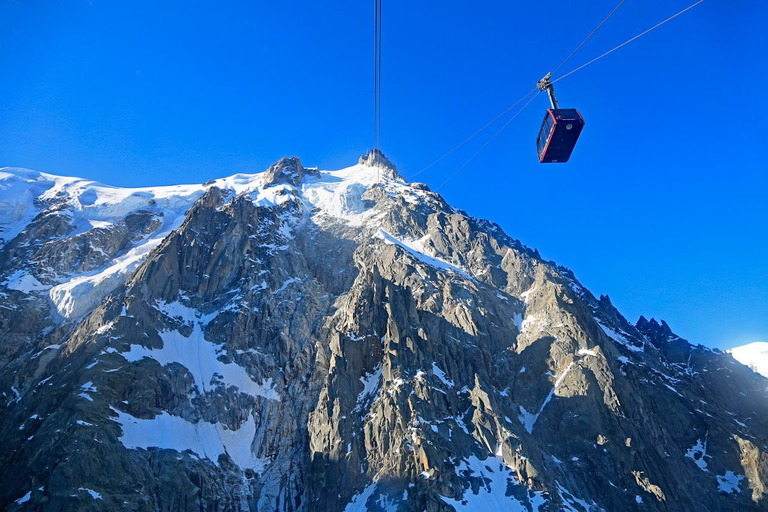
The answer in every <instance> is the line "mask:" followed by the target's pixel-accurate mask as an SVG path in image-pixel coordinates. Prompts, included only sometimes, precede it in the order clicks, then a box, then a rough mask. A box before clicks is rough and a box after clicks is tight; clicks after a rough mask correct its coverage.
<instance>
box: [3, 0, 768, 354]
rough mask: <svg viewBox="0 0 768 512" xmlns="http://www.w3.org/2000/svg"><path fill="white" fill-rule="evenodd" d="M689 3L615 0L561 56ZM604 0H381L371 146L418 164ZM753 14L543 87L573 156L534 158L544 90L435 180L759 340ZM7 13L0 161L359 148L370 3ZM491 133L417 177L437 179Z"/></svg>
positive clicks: (174, 172)
mask: <svg viewBox="0 0 768 512" xmlns="http://www.w3.org/2000/svg"><path fill="white" fill-rule="evenodd" d="M691 2H692V0H666V1H657V0H653V1H644V2H640V1H638V0H628V1H627V3H626V4H625V5H624V6H623V7H622V8H621V9H620V10H619V11H618V12H617V13H616V14H615V15H614V17H613V18H612V19H611V20H610V21H609V22H608V23H607V24H606V25H605V26H604V27H603V28H602V29H601V30H600V31H599V32H598V33H597V35H596V36H594V37H593V38H592V39H591V40H590V41H589V42H588V43H587V44H586V45H585V46H584V47H583V48H582V49H581V50H580V51H579V53H577V54H576V56H575V57H574V58H573V59H571V61H570V62H569V63H568V64H567V65H566V66H565V67H564V69H563V71H567V70H569V69H572V68H573V67H576V66H577V65H579V64H581V63H584V62H586V61H588V60H590V59H591V58H593V57H595V56H597V55H599V54H600V53H602V52H603V51H606V50H608V49H610V48H612V47H614V46H615V45H617V44H619V43H621V42H623V41H624V40H626V39H628V38H630V37H632V36H634V35H635V34H637V33H639V32H642V31H643V30H645V29H646V28H648V27H650V26H651V25H653V24H655V23H657V22H658V21H661V20H662V19H664V18H666V17H667V16H669V15H671V14H673V13H675V12H677V11H679V10H680V9H682V8H684V7H686V6H687V5H689V4H690V3H691ZM616 3H617V1H616V0H610V1H608V0H605V1H604V0H595V1H591V2H573V1H564V0H552V1H550V2H471V3H467V2H457V1H443V2H438V1H429V0H427V1H422V2H406V1H402V0H398V1H395V0H384V7H383V26H384V36H383V45H384V48H383V85H382V93H383V97H382V110H383V114H382V147H383V150H384V152H385V153H386V154H387V156H389V157H390V158H391V159H392V160H393V161H394V162H395V163H396V164H397V165H398V168H399V169H400V171H401V172H402V173H403V174H404V175H405V176H409V175H412V174H414V173H416V172H417V171H419V170H421V169H422V168H423V167H425V166H426V165H428V164H429V163H430V162H432V161H434V160H435V159H436V158H438V157H439V156H440V155H442V154H443V153H445V152H446V151H447V150H449V149H450V148H451V147H453V146H454V145H455V144H457V143H459V142H460V141H462V140H463V139H465V138H466V137H467V136H468V135H469V134H471V133H472V132H474V131H475V130H476V129H478V128H479V127H480V126H482V125H484V124H485V123H486V122H487V121H489V120H490V119H492V118H493V117H495V116H496V115H497V114H498V113H499V112H501V111H502V110H503V109H504V108H505V107H507V106H508V105H510V104H511V103H512V102H513V101H515V100H516V99H518V98H519V97H520V96H522V95H523V94H525V93H526V92H527V91H528V90H530V89H531V88H532V87H533V86H534V85H535V82H536V81H537V80H538V79H539V78H541V77H542V76H543V75H544V74H545V73H546V72H547V71H548V70H551V69H553V68H554V67H556V66H557V64H558V63H559V62H560V61H561V60H562V59H563V58H565V56H567V55H568V53H570V51H571V50H572V49H573V48H575V46H576V45H577V44H578V43H579V42H580V41H581V40H582V39H583V38H584V37H585V36H586V35H587V34H588V33H589V32H590V31H591V30H592V29H593V28H594V27H595V26H596V25H597V23H598V22H599V21H600V20H602V19H603V17H604V16H605V15H606V14H607V13H608V12H609V11H610V10H611V9H613V7H615V5H616ZM766 17H768V6H766V4H765V2H762V1H758V0H754V1H744V0H706V1H705V2H704V3H703V4H701V5H699V6H697V7H696V8H694V9H693V10H691V11H690V12H688V13H686V14H684V15H682V16H680V17H679V18H677V19H675V20H673V21H672V22H670V23H668V24H666V25H664V26H662V27H660V28H658V29H657V30H655V31H653V32H651V33H650V34H648V35H646V36H644V37H643V38H641V39H639V40H637V41H635V42H633V43H631V44H629V45H627V46H626V47H624V48H622V49H620V50H619V51H617V52H616V53H614V54H612V55H610V56H608V57H606V58H604V59H602V60H600V61H598V62H597V63H595V64H593V65H591V66H589V67H587V68H585V69H584V70H582V71H580V72H578V73H575V74H573V75H572V76H569V77H567V78H565V79H564V80H563V81H561V82H559V83H558V84H557V86H556V90H557V93H558V97H559V99H560V103H561V105H562V106H563V107H575V108H578V109H579V110H580V111H581V113H582V115H583V116H584V118H585V121H586V127H585V129H584V132H583V133H582V137H581V140H580V141H579V144H578V146H577V148H576V150H575V152H574V155H573V158H572V159H571V162H569V163H568V164H565V165H540V164H538V162H537V159H536V153H535V147H534V141H535V136H536V132H537V130H538V127H539V124H540V122H541V118H542V117H543V113H544V110H545V109H546V108H547V100H546V99H545V97H543V96H539V97H538V98H537V99H536V100H535V101H534V102H533V103H532V104H531V105H530V106H529V107H528V108H527V109H526V110H525V111H524V112H523V113H522V114H520V116H519V117H518V118H517V119H516V120H515V121H514V122H513V123H511V124H510V125H509V126H508V128H507V129H506V130H505V131H504V132H502V133H501V134H500V135H499V136H498V138H496V139H495V140H494V141H493V143H491V144H490V145H489V146H488V147H487V148H486V149H485V150H484V151H483V152H482V153H481V154H480V155H479V156H478V157H477V158H476V159H475V160H473V161H472V162H471V163H470V164H469V165H468V166H466V168H465V169H464V170H463V171H462V172H460V173H459V174H457V175H456V176H455V177H454V178H453V179H452V180H450V181H449V182H448V183H447V184H446V185H445V186H443V187H441V188H440V190H439V192H440V193H442V194H443V195H444V196H445V197H446V198H447V199H448V200H449V201H450V202H451V203H452V204H453V205H455V206H457V207H460V208H462V209H464V210H466V211H467V212H469V213H470V214H472V215H475V216H478V217H486V218H490V219H492V220H495V221H497V222H498V223H499V224H501V225H502V227H503V228H504V229H505V230H506V231H507V232H508V233H509V234H511V235H512V236H514V237H516V238H519V239H520V240H522V241H523V242H524V243H526V244H528V245H530V246H532V247H536V248H538V249H539V250H540V252H541V253H542V255H544V256H545V257H547V258H551V259H554V260H556V261H557V262H558V263H560V264H563V265H566V266H568V267H570V268H572V269H573V270H574V271H575V272H576V275H577V276H578V277H579V278H580V280H581V281H582V282H583V283H584V284H585V285H586V286H587V287H589V288H590V289H591V290H592V291H593V292H594V293H596V294H601V293H603V294H605V293H607V294H609V295H610V296H611V298H612V300H613V302H614V304H615V305H616V306H617V307H618V308H619V309H620V310H621V311H622V312H623V313H624V314H625V315H626V316H627V317H628V318H629V319H630V320H631V321H634V320H636V318H637V316H638V315H640V314H644V315H646V316H648V317H652V316H653V317H656V318H664V319H666V320H667V321H668V322H669V323H670V325H671V326H672V328H673V329H674V330H675V331H676V332H678V333H679V334H680V335H682V336H684V337H686V338H688V339H690V340H691V341H693V342H698V343H703V344H707V345H710V346H719V347H722V348H728V347H730V346H733V345H736V344H741V343H747V342H751V341H758V340H768V257H766V255H767V254H768V227H766V226H768V206H766V205H767V204H768V201H766V189H767V188H768V171H767V170H766V169H768V165H767V164H766V159H768V144H766V143H765V141H764V140H763V138H762V137H763V136H762V134H761V133H762V132H761V130H762V128H761V126H762V123H763V122H764V121H763V120H764V119H765V118H766V114H768V108H766V106H765V105H766V100H765V99H764V98H763V97H762V95H760V94H759V93H760V92H761V89H762V88H763V84H764V83H765V82H766V78H768V64H767V62H768V59H766V57H765V55H766V50H768V36H766V33H768V31H766V30H765V29H764V26H763V25H764V20H765V19H766ZM0 22H2V30H1V31H0V66H1V69H2V72H3V79H2V80H0V165H13V166H22V167H29V168H33V169H38V170H42V171H46V172H51V173H54V174H65V175H77V176H83V177H87V178H92V179H96V180H99V181H102V182H105V183H108V184H113V185H121V186H138V185H152V184H157V185H160V184H171V183H180V182H202V181H206V180H208V179H210V178H214V177H221V176H225V175H229V174H233V173H235V172H258V171H261V170H263V169H265V168H266V167H267V166H268V165H269V164H270V163H271V162H273V161H275V160H277V159H278V158H280V157H281V156H284V155H297V156H300V157H301V159H302V161H303V162H304V163H305V164H306V165H319V166H320V167H321V168H339V167H343V166H347V165H349V164H351V163H353V162H355V161H356V159H357V157H358V156H359V155H360V154H361V153H363V152H364V151H365V150H366V149H367V148H368V147H370V145H371V140H372V137H373V134H372V87H373V84H372V81H373V69H372V50H373V48H372V45H373V41H372V39H373V35H372V31H373V27H372V25H373V2H371V3H370V4H368V2H360V1H352V0H346V1H338V2H310V1H287V2H226V3H225V2H181V1H179V2H173V1H167V2H147V1H131V2H128V1H101V0H93V1H92V2H87V1H74V0H71V1H61V0H56V1H51V2H40V1H7V0H5V1H4V0H0ZM501 123H503V120H502V121H501ZM498 127H500V124H497V125H495V126H493V127H491V128H490V129H489V130H488V131H487V132H486V133H483V134H482V135H481V136H478V137H477V138H476V139H475V140H473V141H472V142H470V143H468V144H467V145H466V146H465V147H463V148H461V149H460V150H459V151H457V152H456V153H454V154H453V155H451V156H450V157H449V158H446V159H445V160H444V161H442V162H440V163H439V164H438V165H435V166H434V167H432V168H430V169H428V170H427V171H425V172H424V173H422V174H420V175H419V176H418V180H419V181H424V182H426V183H427V184H429V185H430V186H431V187H433V188H435V187H437V186H438V185H440V184H441V183H442V182H443V181H444V180H445V179H446V177H448V176H449V175H451V174H452V173H453V172H454V171H455V170H456V169H457V168H458V167H459V166H461V165H462V164H463V163H464V162H465V161H466V160H467V159H468V158H469V157H470V156H471V155H472V154H473V153H474V152H475V151H476V150H477V149H478V148H479V147H480V146H481V145H482V144H483V143H484V142H485V141H486V140H487V139H488V137H490V136H491V135H492V134H493V133H495V131H496V130H497V128H498Z"/></svg>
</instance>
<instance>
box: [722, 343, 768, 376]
mask: <svg viewBox="0 0 768 512" xmlns="http://www.w3.org/2000/svg"><path fill="white" fill-rule="evenodd" d="M726 352H728V353H729V354H731V355H732V356H733V358H734V359H736V360H737V361H738V362H740V363H741V364H744V365H747V366H749V367H750V368H752V369H753V370H754V371H756V372H757V373H759V374H760V375H763V376H764V377H768V343H766V342H765V341H756V342H754V343H749V344H747V345H742V346H740V347H735V348H732V349H730V350H727V351H726Z"/></svg>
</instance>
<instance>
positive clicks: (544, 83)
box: [536, 73, 560, 109]
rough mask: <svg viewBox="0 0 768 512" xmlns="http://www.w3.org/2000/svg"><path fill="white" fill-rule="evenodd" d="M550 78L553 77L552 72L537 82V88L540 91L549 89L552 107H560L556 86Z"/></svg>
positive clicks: (548, 93) (548, 94)
mask: <svg viewBox="0 0 768 512" xmlns="http://www.w3.org/2000/svg"><path fill="white" fill-rule="evenodd" d="M550 78H552V73H547V74H546V75H545V76H544V78H542V79H541V80H539V81H538V82H536V88H537V89H538V90H540V91H547V96H549V102H550V103H551V104H552V108H553V109H559V108H560V104H559V103H558V102H557V96H555V86H554V85H552V82H550V81H549V79H550Z"/></svg>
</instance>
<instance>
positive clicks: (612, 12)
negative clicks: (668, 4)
mask: <svg viewBox="0 0 768 512" xmlns="http://www.w3.org/2000/svg"><path fill="white" fill-rule="evenodd" d="M626 1H627V0H621V2H620V3H619V5H617V6H616V7H615V8H614V9H613V10H612V11H611V12H610V14H608V16H606V17H605V19H604V20H603V21H601V22H600V24H599V25H598V26H597V27H595V30H593V31H592V32H590V33H589V35H588V36H587V38H586V39H584V40H583V41H582V42H581V44H579V46H577V47H576V49H575V50H573V51H572V52H571V54H570V55H569V56H567V57H566V58H565V60H564V61H563V62H561V63H560V64H558V66H557V67H556V68H555V70H554V71H553V72H552V74H553V75H554V74H555V73H557V72H558V71H559V70H560V68H562V67H563V65H565V63H566V62H568V61H569V60H570V58H571V57H573V56H574V55H576V52H578V51H579V50H580V49H581V47H582V46H584V43H586V42H587V41H589V40H590V38H591V37H592V36H593V35H595V33H596V32H597V31H598V30H600V27H602V26H603V25H605V22H606V21H608V20H609V19H610V18H611V16H613V14H614V13H615V12H616V11H618V10H619V7H621V6H622V5H624V2H626Z"/></svg>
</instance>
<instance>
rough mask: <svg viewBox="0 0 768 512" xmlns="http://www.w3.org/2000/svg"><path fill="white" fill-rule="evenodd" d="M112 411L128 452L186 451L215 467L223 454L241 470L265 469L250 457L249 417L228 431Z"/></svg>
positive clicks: (252, 424) (252, 428)
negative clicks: (158, 449) (150, 450)
mask: <svg viewBox="0 0 768 512" xmlns="http://www.w3.org/2000/svg"><path fill="white" fill-rule="evenodd" d="M112 411H113V412H114V413H116V414H117V418H116V419H115V418H113V420H114V421H116V422H117V423H119V424H120V426H121V427H122V430H123V434H122V435H121V436H120V442H121V443H122V444H123V446H125V447H126V448H128V449H136V448H141V449H145V450H146V449H148V448H162V449H168V450H176V451H178V452H184V451H186V450H189V451H191V452H193V453H195V454H197V455H198V456H200V457H203V458H207V459H209V460H210V461H212V462H214V463H215V464H217V465H218V461H219V455H222V454H224V453H226V454H228V455H229V456H230V458H231V459H232V460H233V461H234V462H235V464H237V465H238V466H240V468H241V469H246V468H250V469H253V470H254V471H256V472H257V473H261V472H262V471H263V470H264V468H265V466H266V464H265V462H266V461H265V460H264V459H259V458H258V457H256V456H254V454H253V452H252V451H251V443H252V442H253V439H254V436H255V435H256V422H255V421H254V419H253V416H248V421H246V422H245V423H243V424H242V425H241V426H240V428H239V429H238V430H229V429H227V428H225V427H223V426H222V425H220V424H219V423H208V422H206V421H202V420H201V421H199V422H197V423H190V422H189V421H187V420H185V419H184V418H181V417H179V416H171V415H170V414H168V413H167V412H165V411H163V412H162V413H161V414H160V415H158V416H155V417H154V418H152V419H141V418H136V417H134V416H131V415H130V414H127V413H124V412H120V411H118V410H116V409H112Z"/></svg>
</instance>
